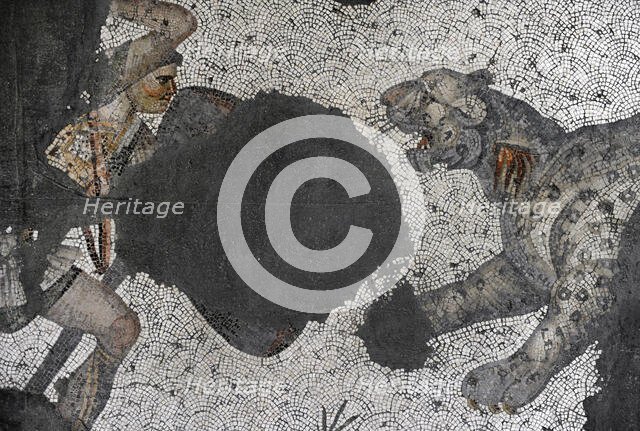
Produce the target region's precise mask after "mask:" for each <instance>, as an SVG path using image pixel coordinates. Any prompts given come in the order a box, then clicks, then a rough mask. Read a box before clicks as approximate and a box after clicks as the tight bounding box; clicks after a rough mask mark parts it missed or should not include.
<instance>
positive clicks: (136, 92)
mask: <svg viewBox="0 0 640 431" xmlns="http://www.w3.org/2000/svg"><path fill="white" fill-rule="evenodd" d="M177 71H178V68H177V66H176V65H175V64H169V65H167V66H162V67H160V68H158V69H156V70H154V71H153V72H151V73H149V74H148V75H147V76H145V77H144V78H142V79H141V80H139V81H138V82H136V83H135V84H133V85H132V86H131V87H129V89H127V96H128V97H129V100H130V101H131V103H132V105H133V108H134V109H135V110H136V111H137V112H142V113H145V114H161V113H163V112H165V111H166V110H167V108H168V107H169V103H170V102H171V99H172V98H173V96H174V95H175V94H176V83H175V77H176V74H177Z"/></svg>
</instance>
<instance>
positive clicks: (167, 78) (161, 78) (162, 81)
mask: <svg viewBox="0 0 640 431" xmlns="http://www.w3.org/2000/svg"><path fill="white" fill-rule="evenodd" d="M171 79H172V77H171V76H158V77H157V78H156V80H157V81H158V82H159V83H160V85H165V84H166V83H168V82H169V81H171Z"/></svg>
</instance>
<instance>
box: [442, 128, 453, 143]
mask: <svg viewBox="0 0 640 431" xmlns="http://www.w3.org/2000/svg"><path fill="white" fill-rule="evenodd" d="M443 138H444V140H445V142H446V141H450V140H451V138H453V130H451V129H448V130H447V131H446V132H444V136H443Z"/></svg>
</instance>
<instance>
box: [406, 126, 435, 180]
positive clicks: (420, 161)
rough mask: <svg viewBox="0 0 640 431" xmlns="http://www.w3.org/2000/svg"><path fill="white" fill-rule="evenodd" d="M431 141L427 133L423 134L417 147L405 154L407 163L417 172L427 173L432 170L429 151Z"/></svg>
mask: <svg viewBox="0 0 640 431" xmlns="http://www.w3.org/2000/svg"><path fill="white" fill-rule="evenodd" d="M432 139H433V138H432V137H431V136H430V134H429V133H423V134H422V137H421V138H420V141H418V143H417V145H416V146H415V147H414V148H410V149H408V150H407V151H406V152H405V154H406V156H407V159H408V160H409V163H411V166H412V167H413V169H415V170H416V171H418V172H428V171H431V170H432V169H433V163H432V162H431V157H432V156H431V153H432V151H431V149H430V147H431V141H432Z"/></svg>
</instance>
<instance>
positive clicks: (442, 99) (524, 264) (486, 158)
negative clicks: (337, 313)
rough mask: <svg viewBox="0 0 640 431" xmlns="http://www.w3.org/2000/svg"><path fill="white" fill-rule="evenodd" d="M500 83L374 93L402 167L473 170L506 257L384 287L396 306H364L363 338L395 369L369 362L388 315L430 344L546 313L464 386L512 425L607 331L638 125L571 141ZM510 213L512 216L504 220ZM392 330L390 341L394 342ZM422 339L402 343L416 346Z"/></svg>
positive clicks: (457, 82)
mask: <svg viewBox="0 0 640 431" xmlns="http://www.w3.org/2000/svg"><path fill="white" fill-rule="evenodd" d="M494 83H495V80H494V77H493V74H492V73H491V72H489V71H488V70H486V69H481V70H476V71H473V72H470V73H462V72H458V71H455V70H452V69H447V68H438V69H433V70H428V71H426V72H425V73H423V74H422V75H421V76H420V77H419V78H417V79H412V80H408V81H403V82H400V83H398V84H396V85H393V86H392V87H390V88H388V89H387V90H385V91H384V92H383V93H382V95H381V97H380V103H381V105H382V109H385V110H386V119H387V121H388V122H389V123H390V125H391V127H393V128H396V129H398V130H399V131H400V132H401V134H402V135H405V136H407V137H408V142H407V143H405V144H404V145H405V147H404V149H405V153H406V158H407V159H408V161H409V163H410V164H411V166H412V167H413V169H414V170H415V171H416V172H417V173H418V175H419V176H421V177H428V176H429V175H434V172H437V171H438V170H440V169H446V170H466V171H470V172H471V173H472V174H473V176H474V177H475V179H476V180H477V182H478V184H479V187H480V189H481V190H482V193H483V195H484V197H485V198H486V199H487V201H488V204H490V205H495V206H496V207H497V208H502V210H499V222H500V237H501V242H502V248H501V251H499V252H496V253H493V255H492V256H491V257H490V258H488V259H487V260H486V261H484V262H482V263H481V264H480V265H479V266H478V267H477V268H476V269H475V270H473V271H471V273H470V274H469V275H468V276H467V277H466V278H465V279H463V280H458V281H455V282H453V283H448V284H445V285H443V286H441V287H438V288H435V289H430V290H426V291H424V290H425V289H418V288H416V286H414V285H412V284H411V283H413V282H409V281H408V278H405V279H403V280H401V281H400V282H399V283H398V284H397V285H396V286H395V288H394V290H398V289H399V290H400V291H399V292H395V293H393V290H392V295H394V296H396V297H397V298H398V299H396V300H394V298H393V296H392V297H391V299H389V298H387V299H385V300H383V301H380V299H379V300H378V301H376V303H374V304H373V305H372V306H370V310H368V311H367V312H365V324H364V325H363V326H365V327H367V328H365V329H362V330H361V331H360V332H359V334H360V335H361V336H362V337H363V338H364V341H365V346H366V347H367V349H368V350H369V353H370V355H371V358H372V360H374V361H377V362H379V363H381V364H382V365H387V366H392V365H393V364H391V363H392V362H393V361H392V360H390V359H389V357H390V356H389V355H393V354H388V355H387V356H385V355H380V354H379V353H378V354H377V356H379V358H375V356H376V353H375V352H376V349H377V350H378V351H379V350H380V349H381V348H384V346H382V347H381V345H383V344H385V341H384V340H381V339H380V333H383V332H384V330H381V329H380V328H381V327H382V326H383V325H386V324H387V323H388V322H389V320H390V319H389V315H390V314H389V313H391V315H395V316H399V315H402V314H407V308H406V307H404V305H403V304H411V306H412V307H414V308H415V314H416V315H418V316H419V319H418V320H417V322H418V324H419V325H422V326H425V327H426V326H428V331H426V332H425V334H426V335H425V337H426V338H435V337H437V336H439V335H441V334H445V333H449V332H452V331H456V330H459V329H462V328H465V327H468V326H470V325H472V324H475V323H479V322H487V321H490V320H495V319H500V318H506V317H513V316H524V315H526V314H529V313H533V312H537V311H540V312H541V313H542V314H543V317H542V318H541V320H540V321H539V324H538V325H537V327H535V329H534V330H533V331H532V332H531V334H530V335H529V336H528V338H526V341H525V342H524V344H522V345H521V346H520V347H518V348H517V349H516V351H515V352H514V353H513V354H511V355H509V356H508V357H505V358H501V359H498V360H496V361H492V362H490V363H486V364H483V365H481V366H479V367H477V368H475V369H472V370H471V371H469V372H468V373H467V374H466V375H465V377H464V379H463V380H462V383H461V387H460V391H461V394H462V396H464V397H465V398H466V399H467V401H468V405H469V406H470V407H471V408H473V409H480V410H482V409H485V408H487V409H489V410H490V411H491V412H493V413H496V412H500V411H504V412H507V413H510V414H517V413H518V412H519V411H521V410H522V409H523V408H525V407H526V406H527V405H528V404H530V403H531V402H533V401H534V400H535V399H536V398H537V397H538V396H539V395H540V393H541V392H542V391H543V390H544V388H545V387H546V385H547V384H548V383H549V382H550V380H551V379H552V378H553V377H554V376H555V375H556V374H557V373H558V372H559V371H560V370H562V369H563V368H564V367H566V366H567V365H568V364H570V363H571V362H572V361H573V360H574V359H576V358H577V357H578V356H580V355H581V354H583V353H584V352H585V351H586V350H587V348H588V347H589V346H590V345H592V344H593V343H594V342H596V341H597V340H598V339H601V337H603V336H604V337H606V335H607V331H611V330H613V329H614V328H612V326H615V325H612V324H611V323H610V322H611V321H610V319H611V314H612V313H613V311H612V310H614V309H615V307H614V306H615V304H616V297H617V293H618V292H617V285H618V284H619V283H617V282H616V277H618V275H619V274H620V273H621V272H624V270H625V268H624V267H621V265H620V259H619V257H620V256H619V252H620V244H621V241H623V240H625V232H626V230H625V227H626V226H627V224H628V223H629V220H630V219H631V217H632V216H633V214H634V213H635V211H636V209H637V207H638V203H639V194H638V191H639V189H640V128H639V127H638V126H637V125H638V124H639V123H638V120H639V118H640V117H639V116H638V115H634V116H631V117H628V118H622V119H619V120H615V121H612V122H608V123H601V124H591V125H584V126H582V127H578V128H575V129H573V130H567V129H565V128H564V127H562V126H561V125H560V124H559V123H558V122H556V121H554V120H553V119H552V118H550V117H549V116H545V115H543V114H542V113H540V112H539V111H538V110H536V109H535V108H534V107H532V106H531V105H530V104H528V103H527V102H525V101H524V100H522V98H517V97H515V96H510V95H507V94H505V93H503V92H501V91H499V90H498V89H496V87H495V86H494ZM507 204H508V205H507ZM513 205H515V208H518V210H509V208H514V206H513ZM521 208H525V210H521ZM628 239H629V238H627V240H628ZM428 240H429V239H428V238H425V241H428ZM423 276H424V275H423ZM413 284H415V283H413ZM407 286H408V287H407ZM407 289H409V290H410V294H408V293H407ZM407 296H409V297H410V300H408V299H407ZM381 299H384V298H381ZM394 301H395V302H397V303H396V304H395V305H394ZM398 301H400V302H398ZM391 309H393V310H391ZM389 310H391V311H389ZM385 313H386V315H385ZM394 313H395V314H394ZM385 316H386V317H385ZM414 324H415V322H414ZM367 325H368V326H367ZM398 326H400V324H395V326H394V325H392V327H393V328H395V329H390V330H389V331H396V332H394V334H396V335H397V334H398V332H397V329H398ZM418 332H419V331H418ZM372 334H373V335H372ZM376 334H377V335H376ZM385 334H386V336H387V338H386V339H387V340H389V339H393V336H389V334H390V333H389V332H386V333H385ZM376 337H377V338H376ZM398 338H401V336H398ZM419 338H420V337H417V338H416V337H413V339H412V338H411V337H409V342H408V344H407V345H408V346H409V345H410V344H411V343H416V342H417V343H423V342H424V340H422V339H419ZM391 344H393V341H391ZM410 348H412V347H411V346H409V347H406V349H410ZM390 349H391V350H395V351H401V349H398V346H391V347H390ZM406 349H405V355H406V354H407V352H406ZM419 350H420V349H419V348H416V351H415V352H410V354H409V356H411V355H412V354H413V355H418V365H416V364H413V365H411V366H407V365H406V364H404V365H403V364H398V363H396V364H395V368H411V367H413V368H418V367H419V366H420V365H421V364H422V365H423V364H424V362H425V358H426V357H428V356H429V354H430V353H429V352H427V353H424V352H422V353H424V354H423V355H422V356H420V354H421V353H420V352H419ZM416 352H417V353H416ZM385 358H386V359H385ZM385 361H386V363H385ZM390 364H391V365H390Z"/></svg>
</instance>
